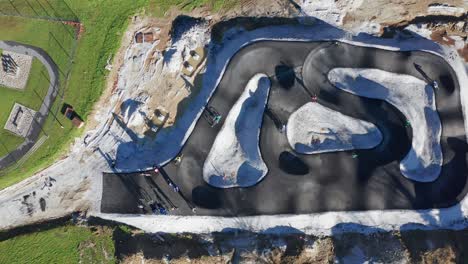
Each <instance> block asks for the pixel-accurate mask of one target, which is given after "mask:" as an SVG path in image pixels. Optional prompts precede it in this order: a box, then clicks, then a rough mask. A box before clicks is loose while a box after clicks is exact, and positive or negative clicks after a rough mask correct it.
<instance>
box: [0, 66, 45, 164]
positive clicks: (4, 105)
mask: <svg viewBox="0 0 468 264" xmlns="http://www.w3.org/2000/svg"><path fill="white" fill-rule="evenodd" d="M42 72H44V73H45V75H44V74H43V73H42ZM47 76H48V75H47V71H46V69H45V67H44V65H42V63H41V62H40V61H39V60H37V59H34V60H33V63H32V66H31V71H30V78H28V82H27V85H26V87H25V88H24V90H15V89H10V88H6V87H1V86H0V93H1V95H2V96H0V126H1V128H2V129H1V130H0V156H3V155H6V154H7V153H8V152H9V151H12V150H14V149H15V148H16V147H17V146H18V145H19V144H21V143H22V142H23V141H24V139H23V138H22V137H19V136H17V135H15V134H13V133H11V132H9V131H7V130H5V129H3V126H4V125H5V123H6V121H7V119H8V116H9V115H10V112H11V109H12V108H13V105H14V104H15V102H17V103H20V104H22V105H24V106H26V107H29V108H31V109H33V110H36V111H37V110H39V108H40V106H41V104H42V99H41V98H44V96H45V94H46V93H47V89H48V88H49V81H48V77H47ZM38 95H39V96H38Z"/></svg>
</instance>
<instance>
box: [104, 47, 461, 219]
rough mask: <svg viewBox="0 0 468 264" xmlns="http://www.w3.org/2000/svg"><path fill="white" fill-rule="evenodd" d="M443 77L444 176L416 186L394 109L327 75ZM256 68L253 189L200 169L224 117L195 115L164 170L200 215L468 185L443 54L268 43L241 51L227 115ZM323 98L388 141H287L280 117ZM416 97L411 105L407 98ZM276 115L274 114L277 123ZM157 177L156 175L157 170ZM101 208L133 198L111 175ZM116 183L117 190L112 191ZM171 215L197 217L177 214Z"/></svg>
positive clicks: (374, 202) (226, 99) (449, 198)
mask: <svg viewBox="0 0 468 264" xmlns="http://www.w3.org/2000/svg"><path fill="white" fill-rule="evenodd" d="M414 63H416V64H418V65H420V66H421V67H422V69H423V70H424V72H425V73H426V74H427V75H428V76H430V77H431V78H433V79H435V80H436V81H438V82H439V86H440V89H439V90H437V91H436V104H437V109H438V112H439V115H440V119H441V121H442V137H441V144H442V151H443V157H444V163H443V167H442V172H441V175H440V177H439V178H438V179H437V180H436V181H434V182H432V183H418V182H414V181H411V180H408V179H406V178H405V177H403V175H402V174H401V173H400V170H399V163H400V160H402V159H403V158H404V157H405V155H406V153H407V152H408V150H409V148H410V145H411V138H412V137H413V136H417V135H412V133H411V128H410V127H405V125H404V124H405V120H406V119H405V118H404V116H403V115H402V114H401V112H400V111H398V109H396V108H395V107H393V106H392V105H390V104H388V103H386V102H384V101H380V100H374V99H368V98H363V97H358V96H355V95H352V94H349V93H346V92H344V91H341V90H339V89H337V88H335V87H333V86H332V85H331V84H330V83H329V82H328V80H327V77H326V76H327V73H328V71H329V70H331V69H332V68H336V67H353V68H355V67H361V68H377V69H382V70H386V71H390V72H395V73H403V74H409V75H413V76H415V77H417V78H420V79H423V77H422V75H421V74H420V73H419V72H418V71H417V70H416V68H415V67H414ZM257 73H266V74H267V75H269V76H270V79H271V81H272V88H271V91H270V95H269V100H268V108H269V110H270V111H271V112H272V113H273V115H272V114H268V115H266V114H265V115H264V119H263V126H262V130H261V135H260V149H261V152H262V156H263V159H264V161H265V163H266V164H267V166H268V169H269V172H268V174H267V176H266V177H265V178H264V179H263V180H262V181H261V182H259V183H258V184H257V185H255V186H252V187H249V188H230V189H219V188H215V187H212V186H209V185H208V184H207V183H206V182H205V181H204V180H203V177H202V168H203V164H204V161H205V158H206V157H207V155H208V153H209V151H210V149H211V146H212V144H213V142H214V140H215V137H216V135H217V133H218V132H219V130H220V128H221V127H222V122H221V123H220V124H219V125H218V126H216V127H214V128H212V127H210V125H209V124H208V122H207V121H206V120H204V119H203V118H201V119H200V120H198V122H197V124H196V127H195V129H194V131H193V133H192V134H191V135H190V138H189V139H188V141H187V143H186V144H185V146H184V148H183V150H182V152H181V154H182V157H183V158H182V162H181V163H180V164H177V165H176V164H175V163H173V162H171V163H169V164H168V165H166V166H165V167H164V171H165V173H167V175H168V177H170V178H171V179H172V181H173V182H175V183H176V184H177V185H178V186H179V187H180V189H181V194H182V195H183V196H184V197H185V199H186V200H187V201H189V202H191V203H193V204H194V205H196V207H197V214H199V215H222V216H242V215H261V214H299V213H312V212H324V211H350V210H371V209H425V208H441V207H448V206H451V205H454V204H455V203H457V202H458V201H459V200H461V199H462V198H463V197H464V196H465V194H466V192H467V190H468V186H467V184H466V183H467V174H468V170H467V155H466V153H467V151H468V146H467V144H466V140H465V130H464V123H463V114H462V108H461V103H460V94H459V92H460V91H459V86H458V81H457V79H456V75H455V73H454V72H453V70H452V69H451V67H450V66H449V65H448V64H447V63H446V62H445V61H444V60H443V59H442V58H440V57H438V56H436V55H433V54H430V53H427V52H419V51H414V52H396V51H386V50H381V49H375V48H368V47H358V46H353V45H349V44H344V43H334V42H280V41H263V42H257V43H254V44H251V45H249V46H246V47H244V48H243V49H241V50H240V51H239V52H238V53H237V54H236V55H235V56H234V57H233V58H232V60H231V62H230V63H229V65H228V68H227V70H226V72H225V74H224V76H223V78H222V80H221V82H220V84H219V86H218V88H217V90H216V92H215V94H214V95H213V97H212V99H211V100H210V102H209V105H210V106H213V107H214V108H216V109H217V110H218V112H219V113H221V114H222V115H223V116H224V117H226V116H227V114H228V113H229V110H230V109H231V107H232V106H233V104H234V103H235V102H236V100H237V99H238V97H239V96H240V94H241V93H242V91H243V90H244V88H245V86H246V84H247V82H248V81H249V80H250V78H251V77H253V76H254V75H255V74H257ZM312 95H317V96H318V103H320V104H323V105H325V106H327V107H329V108H332V109H334V110H336V111H339V112H341V113H343V114H345V115H348V116H352V117H355V118H359V119H362V120H366V121H369V122H371V123H373V124H375V125H376V126H378V128H379V129H380V131H381V132H382V134H383V136H384V139H383V141H382V143H381V144H380V145H378V146H377V147H376V148H373V149H370V150H358V151H355V153H356V154H358V157H357V158H353V157H352V156H353V155H352V154H353V152H351V151H347V152H336V153H327V154H317V155H301V154H298V153H295V152H294V151H293V150H292V149H291V148H290V146H289V144H288V142H287V139H286V135H285V134H283V133H281V132H280V131H279V130H278V128H277V126H278V124H276V125H275V122H276V123H278V120H275V121H274V119H279V120H281V122H283V123H286V122H287V120H288V117H289V116H290V115H291V114H292V113H293V112H294V111H295V110H297V109H298V108H299V107H301V106H302V105H304V104H305V103H307V102H310V101H311V96H312ZM408 103H411V102H408ZM271 116H274V118H273V119H272V118H271ZM154 177H158V176H154ZM104 178H105V181H104V182H105V184H104V187H103V188H104V189H103V199H102V206H101V210H102V212H104V213H113V212H120V213H122V212H123V211H124V212H128V213H130V212H131V210H130V207H129V208H128V210H126V209H125V208H122V207H118V205H115V206H113V205H111V204H110V201H113V202H114V203H113V204H118V203H115V200H116V199H117V200H119V199H120V200H122V201H124V200H126V199H130V198H129V197H127V196H126V195H119V194H118V193H116V192H115V190H116V187H115V184H106V182H113V181H115V180H116V179H118V177H117V176H116V175H115V174H106V175H105V176H104ZM111 186H114V187H111ZM174 213H175V214H182V215H183V214H191V213H192V212H191V211H190V210H188V209H187V210H176V211H174Z"/></svg>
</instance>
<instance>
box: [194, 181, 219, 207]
mask: <svg viewBox="0 0 468 264" xmlns="http://www.w3.org/2000/svg"><path fill="white" fill-rule="evenodd" d="M192 201H193V203H194V204H195V205H197V206H198V207H201V208H207V209H218V208H220V207H221V206H222V200H221V197H220V195H219V192H217V191H216V189H214V188H212V187H209V186H205V185H200V186H197V187H195V188H193V190H192Z"/></svg>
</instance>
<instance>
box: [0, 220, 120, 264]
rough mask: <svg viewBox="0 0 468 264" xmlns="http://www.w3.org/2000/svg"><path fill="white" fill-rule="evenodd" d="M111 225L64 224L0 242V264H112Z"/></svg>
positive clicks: (113, 252)
mask: <svg viewBox="0 0 468 264" xmlns="http://www.w3.org/2000/svg"><path fill="white" fill-rule="evenodd" d="M114 255H115V249H114V241H113V240H112V229H111V228H107V227H104V228H100V227H99V228H97V231H96V232H93V231H92V230H91V229H90V228H88V227H80V226H73V225H67V226H62V227H57V228H53V229H50V230H46V231H39V232H35V233H30V234H25V235H20V236H16V237H13V238H10V239H7V240H5V241H0V263H44V264H46V263H47V264H49V263H115V257H114Z"/></svg>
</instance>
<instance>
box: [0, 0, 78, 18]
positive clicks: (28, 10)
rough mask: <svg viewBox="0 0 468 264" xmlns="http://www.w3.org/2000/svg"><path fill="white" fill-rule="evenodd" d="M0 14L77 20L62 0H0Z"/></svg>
mask: <svg viewBox="0 0 468 264" xmlns="http://www.w3.org/2000/svg"><path fill="white" fill-rule="evenodd" d="M85 1H86V0H85ZM0 15H3V16H19V17H25V18H38V19H47V20H58V21H74V22H79V19H78V16H77V15H76V14H75V12H73V10H72V9H71V8H70V6H69V5H68V4H67V3H66V2H65V1H64V0H0Z"/></svg>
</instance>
